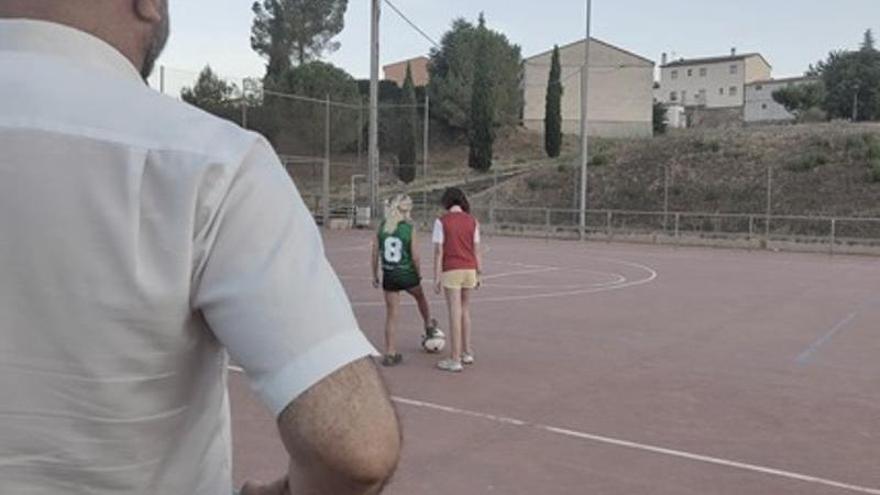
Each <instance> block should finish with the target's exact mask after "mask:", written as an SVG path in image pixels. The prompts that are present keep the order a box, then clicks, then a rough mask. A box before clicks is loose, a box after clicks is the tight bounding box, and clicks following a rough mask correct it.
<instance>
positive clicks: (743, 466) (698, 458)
mask: <svg viewBox="0 0 880 495" xmlns="http://www.w3.org/2000/svg"><path fill="white" fill-rule="evenodd" d="M393 400H394V402H397V403H398V404H404V405H408V406H413V407H420V408H424V409H432V410H435V411H442V412H446V413H450V414H456V415H459V416H469V417H473V418H480V419H485V420H488V421H493V422H496V423H501V424H505V425H511V426H518V427H524V428H531V429H535V430H540V431H544V432H547V433H551V434H554V435H559V436H564V437H569V438H577V439H579V440H586V441H589V442H593V443H602V444H605V445H613V446H616V447H622V448H627V449H632V450H638V451H641V452H650V453H653V454H660V455H665V456H669V457H677V458H679V459H686V460H688V461H693V462H700V463H704V464H714V465H716V466H722V467H726V468H730V469H738V470H741V471H750V472H753V473H759V474H765V475H768V476H774V477H777V478H785V479H789V480H794V481H801V482H804V483H811V484H814V485H823V486H829V487H832V488H839V489H841V490H848V491H851V492H857V493H868V494H872V495H880V489H878V488H870V487H866V486H859V485H854V484H851V483H844V482H841V481H835V480H830V479H827V478H820V477H818V476H811V475H808V474H801V473H795V472H792V471H785V470H782V469H775V468H771V467H766V466H759V465H757V464H749V463H745V462H739V461H734V460H730V459H723V458H720V457H712V456H706V455H701V454H694V453H691V452H685V451H683V450H675V449H669V448H665V447H657V446H654V445H648V444H644V443H638V442H631V441H629V440H621V439H618V438H611V437H606V436H602V435H593V434H591V433H584V432H580V431H575V430H569V429H565V428H557V427H555V426H548V425H542V424H539V423H532V422H529V421H523V420H520V419H514V418H508V417H504V416H496V415H493V414H486V413H481V412H476V411H468V410H466V409H459V408H455V407H449V406H442V405H439V404H432V403H430V402H424V401H419V400H413V399H405V398H402V397H393Z"/></svg>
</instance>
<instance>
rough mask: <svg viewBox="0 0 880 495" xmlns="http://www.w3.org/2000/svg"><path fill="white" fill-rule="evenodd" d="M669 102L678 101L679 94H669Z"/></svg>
mask: <svg viewBox="0 0 880 495" xmlns="http://www.w3.org/2000/svg"><path fill="white" fill-rule="evenodd" d="M669 101H678V93H676V92H675V91H673V92H671V93H669Z"/></svg>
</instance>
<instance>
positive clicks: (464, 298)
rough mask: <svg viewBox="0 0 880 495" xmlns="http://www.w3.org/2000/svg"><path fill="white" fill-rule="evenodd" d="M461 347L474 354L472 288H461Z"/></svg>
mask: <svg viewBox="0 0 880 495" xmlns="http://www.w3.org/2000/svg"><path fill="white" fill-rule="evenodd" d="M461 347H462V350H463V351H464V352H467V353H469V354H473V349H472V348H471V289H461Z"/></svg>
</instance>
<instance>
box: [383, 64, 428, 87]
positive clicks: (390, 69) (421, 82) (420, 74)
mask: <svg viewBox="0 0 880 495" xmlns="http://www.w3.org/2000/svg"><path fill="white" fill-rule="evenodd" d="M407 64H409V66H410V70H412V77H413V84H415V85H416V86H427V85H428V81H429V79H430V78H429V76H428V57H416V58H411V59H409V60H401V61H400V62H394V63H393V64H388V65H386V66H385V67H383V68H382V69H383V70H384V71H385V79H386V80H389V81H394V82H396V83H397V85H398V86H401V87H402V86H403V81H404V80H405V79H406V66H407Z"/></svg>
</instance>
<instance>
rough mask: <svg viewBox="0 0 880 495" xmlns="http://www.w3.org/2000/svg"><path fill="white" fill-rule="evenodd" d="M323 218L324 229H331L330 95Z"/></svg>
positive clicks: (326, 114) (325, 151)
mask: <svg viewBox="0 0 880 495" xmlns="http://www.w3.org/2000/svg"><path fill="white" fill-rule="evenodd" d="M321 196H322V199H323V204H322V205H321V216H322V217H323V219H324V228H329V227H330V95H329V94H328V95H327V100H326V103H325V105H324V177H323V181H322V182H321Z"/></svg>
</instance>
